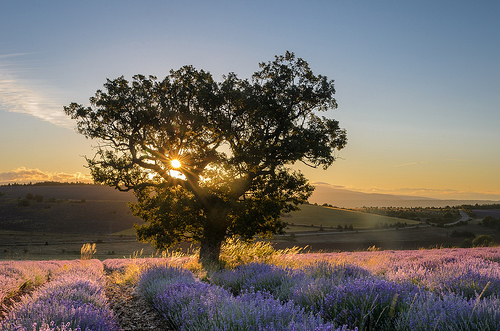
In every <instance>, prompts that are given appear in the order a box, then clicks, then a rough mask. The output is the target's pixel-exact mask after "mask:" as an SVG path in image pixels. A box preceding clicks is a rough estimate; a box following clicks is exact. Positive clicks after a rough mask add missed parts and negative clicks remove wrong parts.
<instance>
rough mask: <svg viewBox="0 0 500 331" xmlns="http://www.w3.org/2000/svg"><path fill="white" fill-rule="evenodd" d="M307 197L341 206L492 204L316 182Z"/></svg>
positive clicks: (483, 201) (489, 201) (317, 201)
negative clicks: (373, 191) (360, 189)
mask: <svg viewBox="0 0 500 331" xmlns="http://www.w3.org/2000/svg"><path fill="white" fill-rule="evenodd" d="M315 187H316V189H315V191H314V193H313V195H312V196H311V198H310V199H309V201H310V202H311V203H317V204H324V203H327V204H331V205H333V206H337V207H342V208H357V207H446V206H460V205H464V204H467V205H475V204H493V203H498V201H491V200H439V199H433V198H427V197H418V196H408V195H391V194H379V193H363V192H357V191H351V190H347V189H344V188H337V187H333V186H331V185H326V184H325V185H323V184H317V185H315Z"/></svg>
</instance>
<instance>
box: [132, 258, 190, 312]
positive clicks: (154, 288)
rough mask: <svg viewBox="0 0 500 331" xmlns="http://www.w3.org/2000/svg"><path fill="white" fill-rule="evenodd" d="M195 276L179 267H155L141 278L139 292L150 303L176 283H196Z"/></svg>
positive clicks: (145, 272) (138, 286)
mask: <svg viewBox="0 0 500 331" xmlns="http://www.w3.org/2000/svg"><path fill="white" fill-rule="evenodd" d="M194 282H195V278H194V276H193V274H192V273H191V272H190V271H188V270H186V269H181V268H177V267H168V266H153V267H150V268H148V269H146V270H145V271H144V272H143V273H142V274H141V275H140V276H139V281H138V284H137V291H138V292H139V293H141V294H142V296H143V297H144V298H145V299H146V300H147V301H148V302H149V303H152V302H153V299H154V298H155V297H156V295H157V294H158V293H161V292H163V291H164V290H165V288H167V287H168V286H169V285H171V284H175V283H185V284H190V283H194Z"/></svg>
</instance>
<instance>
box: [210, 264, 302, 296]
mask: <svg viewBox="0 0 500 331" xmlns="http://www.w3.org/2000/svg"><path fill="white" fill-rule="evenodd" d="M294 276H295V274H294V273H293V271H292V270H291V269H284V268H280V267H276V266H273V265H270V264H264V263H250V264H246V265H241V266H239V267H237V268H236V269H234V270H221V271H218V272H215V273H213V274H212V275H211V276H210V282H211V283H212V284H214V285H219V286H222V287H224V288H226V289H228V290H229V291H231V293H233V294H234V295H238V294H240V293H242V292H248V291H250V292H257V291H258V292H269V293H271V294H274V295H276V294H277V293H278V292H282V291H284V290H286V289H289V288H290V287H292V286H294V282H296V281H297V279H296V277H294Z"/></svg>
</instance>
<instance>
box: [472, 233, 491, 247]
mask: <svg viewBox="0 0 500 331" xmlns="http://www.w3.org/2000/svg"><path fill="white" fill-rule="evenodd" d="M494 244H495V239H493V237H492V236H490V235H489V234H482V235H480V236H477V237H476V238H474V239H473V240H472V246H474V247H488V246H493V245H494Z"/></svg>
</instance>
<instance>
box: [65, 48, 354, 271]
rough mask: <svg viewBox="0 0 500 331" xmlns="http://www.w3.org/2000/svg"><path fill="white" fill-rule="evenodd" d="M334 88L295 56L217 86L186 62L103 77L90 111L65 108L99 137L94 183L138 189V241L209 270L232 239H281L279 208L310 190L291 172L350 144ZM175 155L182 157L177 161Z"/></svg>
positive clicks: (326, 162)
mask: <svg viewBox="0 0 500 331" xmlns="http://www.w3.org/2000/svg"><path fill="white" fill-rule="evenodd" d="M334 93H335V89H334V84H333V81H330V80H328V79H327V77H325V76H322V75H314V74H313V72H312V71H311V69H310V68H309V66H308V64H307V62H305V61H304V60H302V59H300V58H297V57H295V55H294V54H293V53H290V52H286V54H285V55H282V56H276V57H275V59H274V61H271V62H268V63H261V64H260V70H259V71H257V72H255V73H254V75H253V76H252V78H251V79H240V78H238V77H237V76H236V75H235V74H234V73H230V74H228V75H227V76H224V77H223V79H222V82H215V81H214V80H213V78H212V76H211V74H210V73H208V72H206V71H203V70H196V69H195V68H193V67H192V66H184V67H182V68H180V69H179V70H177V71H173V70H172V71H170V74H169V75H168V76H167V77H166V78H165V79H163V80H162V81H159V80H157V78H156V77H153V76H149V77H145V76H142V75H136V76H134V77H133V80H132V82H129V81H127V80H126V79H125V78H124V77H119V78H117V79H114V80H109V79H108V80H107V82H106V83H105V84H104V91H101V90H98V91H97V92H96V94H95V96H94V97H91V98H90V106H83V105H80V104H77V103H71V104H70V105H69V106H67V107H64V109H65V112H66V113H67V114H68V115H69V116H71V118H73V119H75V120H76V123H77V130H78V132H79V133H81V134H83V135H84V136H86V137H87V138H91V139H95V140H97V141H98V146H97V151H96V154H95V155H94V156H93V157H92V158H87V162H88V166H89V168H90V171H91V174H92V176H93V178H94V181H95V182H97V183H102V184H107V185H109V186H112V187H115V188H116V189H118V190H124V191H128V190H133V191H134V193H135V195H136V197H137V203H135V204H133V205H132V206H131V208H132V211H133V213H134V215H136V216H139V217H140V218H142V219H143V220H144V221H145V223H144V224H143V225H137V226H136V230H137V236H138V239H140V240H142V241H148V242H150V243H152V245H153V246H154V247H156V248H158V249H165V248H168V247H170V246H172V245H175V244H176V243H178V242H180V241H184V240H191V241H195V242H200V243H201V249H200V260H201V262H202V263H203V264H204V265H207V264H208V263H213V262H217V261H218V259H219V254H220V247H221V244H222V242H223V241H224V240H225V238H226V237H228V236H233V235H238V236H241V237H242V238H245V239H250V238H252V237H254V236H255V235H266V234H267V235H270V234H278V233H282V231H283V229H284V227H285V225H286V223H284V222H283V221H281V220H280V215H281V214H282V213H286V212H290V211H293V210H296V209H298V206H299V205H300V204H302V203H304V202H306V201H307V199H308V198H309V196H310V195H311V193H312V191H313V187H312V186H311V185H310V184H309V183H308V181H307V179H306V178H305V177H304V176H303V175H302V174H301V173H299V172H296V171H293V170H291V169H290V168H289V167H290V165H293V164H294V163H295V162H303V163H305V164H307V165H309V166H311V167H323V168H324V169H326V168H328V167H329V166H330V165H331V164H332V163H333V162H334V161H335V150H338V149H341V148H343V147H344V145H345V144H346V133H345V130H343V129H341V128H340V127H339V123H338V121H336V120H334V119H328V118H324V117H320V116H319V115H318V113H319V112H321V111H326V110H328V109H334V108H337V103H336V100H335V98H334ZM174 160H175V161H174Z"/></svg>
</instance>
